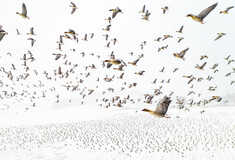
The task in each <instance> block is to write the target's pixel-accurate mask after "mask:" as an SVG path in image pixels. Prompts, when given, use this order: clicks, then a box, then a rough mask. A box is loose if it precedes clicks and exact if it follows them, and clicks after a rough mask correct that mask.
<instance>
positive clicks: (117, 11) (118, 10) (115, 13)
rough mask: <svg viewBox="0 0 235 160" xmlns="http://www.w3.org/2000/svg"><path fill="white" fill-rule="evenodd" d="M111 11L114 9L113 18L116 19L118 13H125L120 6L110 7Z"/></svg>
mask: <svg viewBox="0 0 235 160" xmlns="http://www.w3.org/2000/svg"><path fill="white" fill-rule="evenodd" d="M109 11H112V12H113V14H112V18H113V19H114V18H115V17H116V15H117V14H118V13H119V12H120V13H123V12H122V10H121V9H120V8H118V7H117V8H116V9H110V10H109Z"/></svg>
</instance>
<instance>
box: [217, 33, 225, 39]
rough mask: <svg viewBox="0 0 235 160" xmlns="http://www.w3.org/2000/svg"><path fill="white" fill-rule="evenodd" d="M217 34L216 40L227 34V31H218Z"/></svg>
mask: <svg viewBox="0 0 235 160" xmlns="http://www.w3.org/2000/svg"><path fill="white" fill-rule="evenodd" d="M217 34H218V36H217V37H216V38H215V40H214V41H216V40H218V39H220V38H221V37H223V36H224V35H226V33H217Z"/></svg>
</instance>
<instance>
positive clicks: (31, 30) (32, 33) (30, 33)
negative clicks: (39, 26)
mask: <svg viewBox="0 0 235 160" xmlns="http://www.w3.org/2000/svg"><path fill="white" fill-rule="evenodd" d="M27 35H33V36H36V34H35V33H34V31H33V27H32V28H30V31H29V33H27Z"/></svg>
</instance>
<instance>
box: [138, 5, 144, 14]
mask: <svg viewBox="0 0 235 160" xmlns="http://www.w3.org/2000/svg"><path fill="white" fill-rule="evenodd" d="M144 12H145V5H144V6H143V8H142V10H141V11H139V13H144Z"/></svg>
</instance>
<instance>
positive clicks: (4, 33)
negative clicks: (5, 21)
mask: <svg viewBox="0 0 235 160" xmlns="http://www.w3.org/2000/svg"><path fill="white" fill-rule="evenodd" d="M7 34H8V33H7V32H6V31H4V30H3V29H2V25H0V41H1V40H2V39H3V37H4V36H5V35H7Z"/></svg>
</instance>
